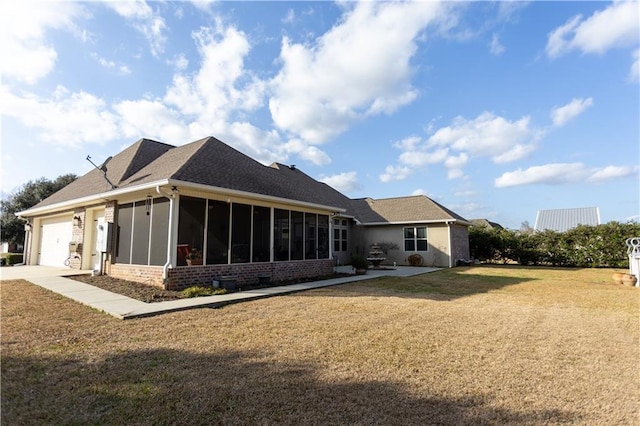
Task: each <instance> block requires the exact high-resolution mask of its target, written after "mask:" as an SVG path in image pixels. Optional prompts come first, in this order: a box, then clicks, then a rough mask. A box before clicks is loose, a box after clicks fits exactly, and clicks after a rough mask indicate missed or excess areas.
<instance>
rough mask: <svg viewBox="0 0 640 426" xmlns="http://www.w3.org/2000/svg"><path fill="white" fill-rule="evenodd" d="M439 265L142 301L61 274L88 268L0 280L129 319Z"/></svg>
mask: <svg viewBox="0 0 640 426" xmlns="http://www.w3.org/2000/svg"><path fill="white" fill-rule="evenodd" d="M438 269H439V268H426V267H419V268H418V267H409V266H398V267H396V269H393V270H372V269H370V270H369V271H368V272H367V274H366V275H351V276H348V277H340V278H332V279H329V280H322V281H314V282H308V283H302V284H292V285H286V286H280V287H269V288H262V289H256V290H249V291H240V292H237V293H229V294H221V295H217V296H205V297H194V298H190V299H180V300H171V301H168V302H155V303H145V302H141V301H139V300H135V299H132V298H130V297H126V296H122V295H120V294H116V293H112V292H110V291H107V290H103V289H101V288H98V287H95V286H92V285H89V284H85V283H81V282H79V281H75V280H71V279H68V278H64V276H69V275H77V274H86V273H90V271H78V270H73V269H69V268H51V267H45V266H14V267H5V268H0V280H2V281H5V280H15V279H24V280H27V281H29V282H31V283H33V284H36V285H38V286H40V287H43V288H46V289H47V290H51V291H53V292H55V293H58V294H61V295H63V296H65V297H68V298H70V299H73V300H75V301H77V302H80V303H82V304H85V305H88V306H91V307H92V308H94V309H97V310H99V311H102V312H105V313H108V314H109V315H113V316H114V317H116V318H120V319H130V318H137V317H146V316H152V315H159V314H162V313H165V312H173V311H180V310H185V309H193V308H200V307H214V308H215V307H220V306H223V305H228V304H231V303H238V302H242V301H246V300H254V299H261V298H265V297H272V296H277V295H280V294H287V293H294V292H298V291H304V290H311V289H315V288H322V287H330V286H335V285H340V284H346V283H350V282H355V281H362V280H368V279H372V278H377V277H380V276H400V277H408V276H412V275H419V274H425V273H428V272H433V271H436V270H438ZM336 272H344V273H351V267H350V266H342V267H338V268H336Z"/></svg>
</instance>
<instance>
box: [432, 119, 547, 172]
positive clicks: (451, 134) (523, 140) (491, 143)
mask: <svg viewBox="0 0 640 426" xmlns="http://www.w3.org/2000/svg"><path fill="white" fill-rule="evenodd" d="M529 121H530V119H529V117H528V116H527V117H522V118H521V119H519V120H517V121H508V120H506V119H505V118H503V117H499V116H495V115H493V114H492V113H490V112H483V113H482V114H480V115H479V116H478V117H476V118H475V119H473V120H467V119H465V118H464V117H456V118H455V119H454V120H453V124H452V125H451V126H447V127H442V128H440V129H438V130H437V131H436V132H435V133H434V134H433V135H432V136H431V137H430V138H429V140H428V144H429V145H432V146H434V145H440V146H448V147H450V148H452V149H454V150H457V151H460V152H466V153H469V154H471V155H476V156H483V157H484V156H486V157H491V158H492V160H493V161H494V162H495V163H504V162H508V161H515V160H518V159H521V158H523V157H525V156H526V155H528V154H529V153H530V152H531V151H533V149H535V146H534V144H533V142H534V140H535V138H536V137H537V135H536V132H534V131H533V130H532V129H531V128H530V126H529Z"/></svg>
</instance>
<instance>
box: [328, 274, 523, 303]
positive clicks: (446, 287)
mask: <svg viewBox="0 0 640 426" xmlns="http://www.w3.org/2000/svg"><path fill="white" fill-rule="evenodd" d="M469 270H472V269H471V268H456V269H446V270H441V271H436V272H431V273H428V274H422V275H415V276H411V277H380V278H376V279H372V280H366V281H359V282H356V283H352V284H347V285H344V286H340V287H335V288H334V289H335V290H339V291H342V292H345V293H347V294H348V295H349V296H356V295H358V294H359V293H361V295H363V296H365V295H366V296H371V295H373V292H375V293H380V294H390V293H392V294H393V295H394V296H397V297H426V298H430V299H434V300H445V301H446V300H453V299H457V298H461V297H466V296H472V295H475V294H482V293H488V292H490V291H494V290H499V289H502V288H504V287H508V286H513V285H517V284H522V283H525V282H528V281H533V280H534V278H530V277H517V276H498V275H483V274H473V273H465V272H467V271H469ZM363 289H370V290H371V291H372V293H367V294H362V293H363ZM323 295H326V294H323ZM337 295H338V294H336V296H337Z"/></svg>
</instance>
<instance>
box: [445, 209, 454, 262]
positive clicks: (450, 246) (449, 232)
mask: <svg viewBox="0 0 640 426" xmlns="http://www.w3.org/2000/svg"><path fill="white" fill-rule="evenodd" d="M446 224H447V233H448V234H449V244H447V245H448V246H449V268H453V256H452V254H451V253H452V252H453V250H452V249H453V247H452V241H451V222H449V221H447V222H446Z"/></svg>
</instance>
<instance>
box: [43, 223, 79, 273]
mask: <svg viewBox="0 0 640 426" xmlns="http://www.w3.org/2000/svg"><path fill="white" fill-rule="evenodd" d="M41 226H42V227H41V229H40V232H41V233H40V235H41V238H40V259H39V261H38V264H40V265H47V266H64V261H65V260H66V259H67V257H69V242H70V241H71V232H72V228H71V226H72V222H71V216H64V217H56V218H51V219H44V220H43V221H42V225H41Z"/></svg>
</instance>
